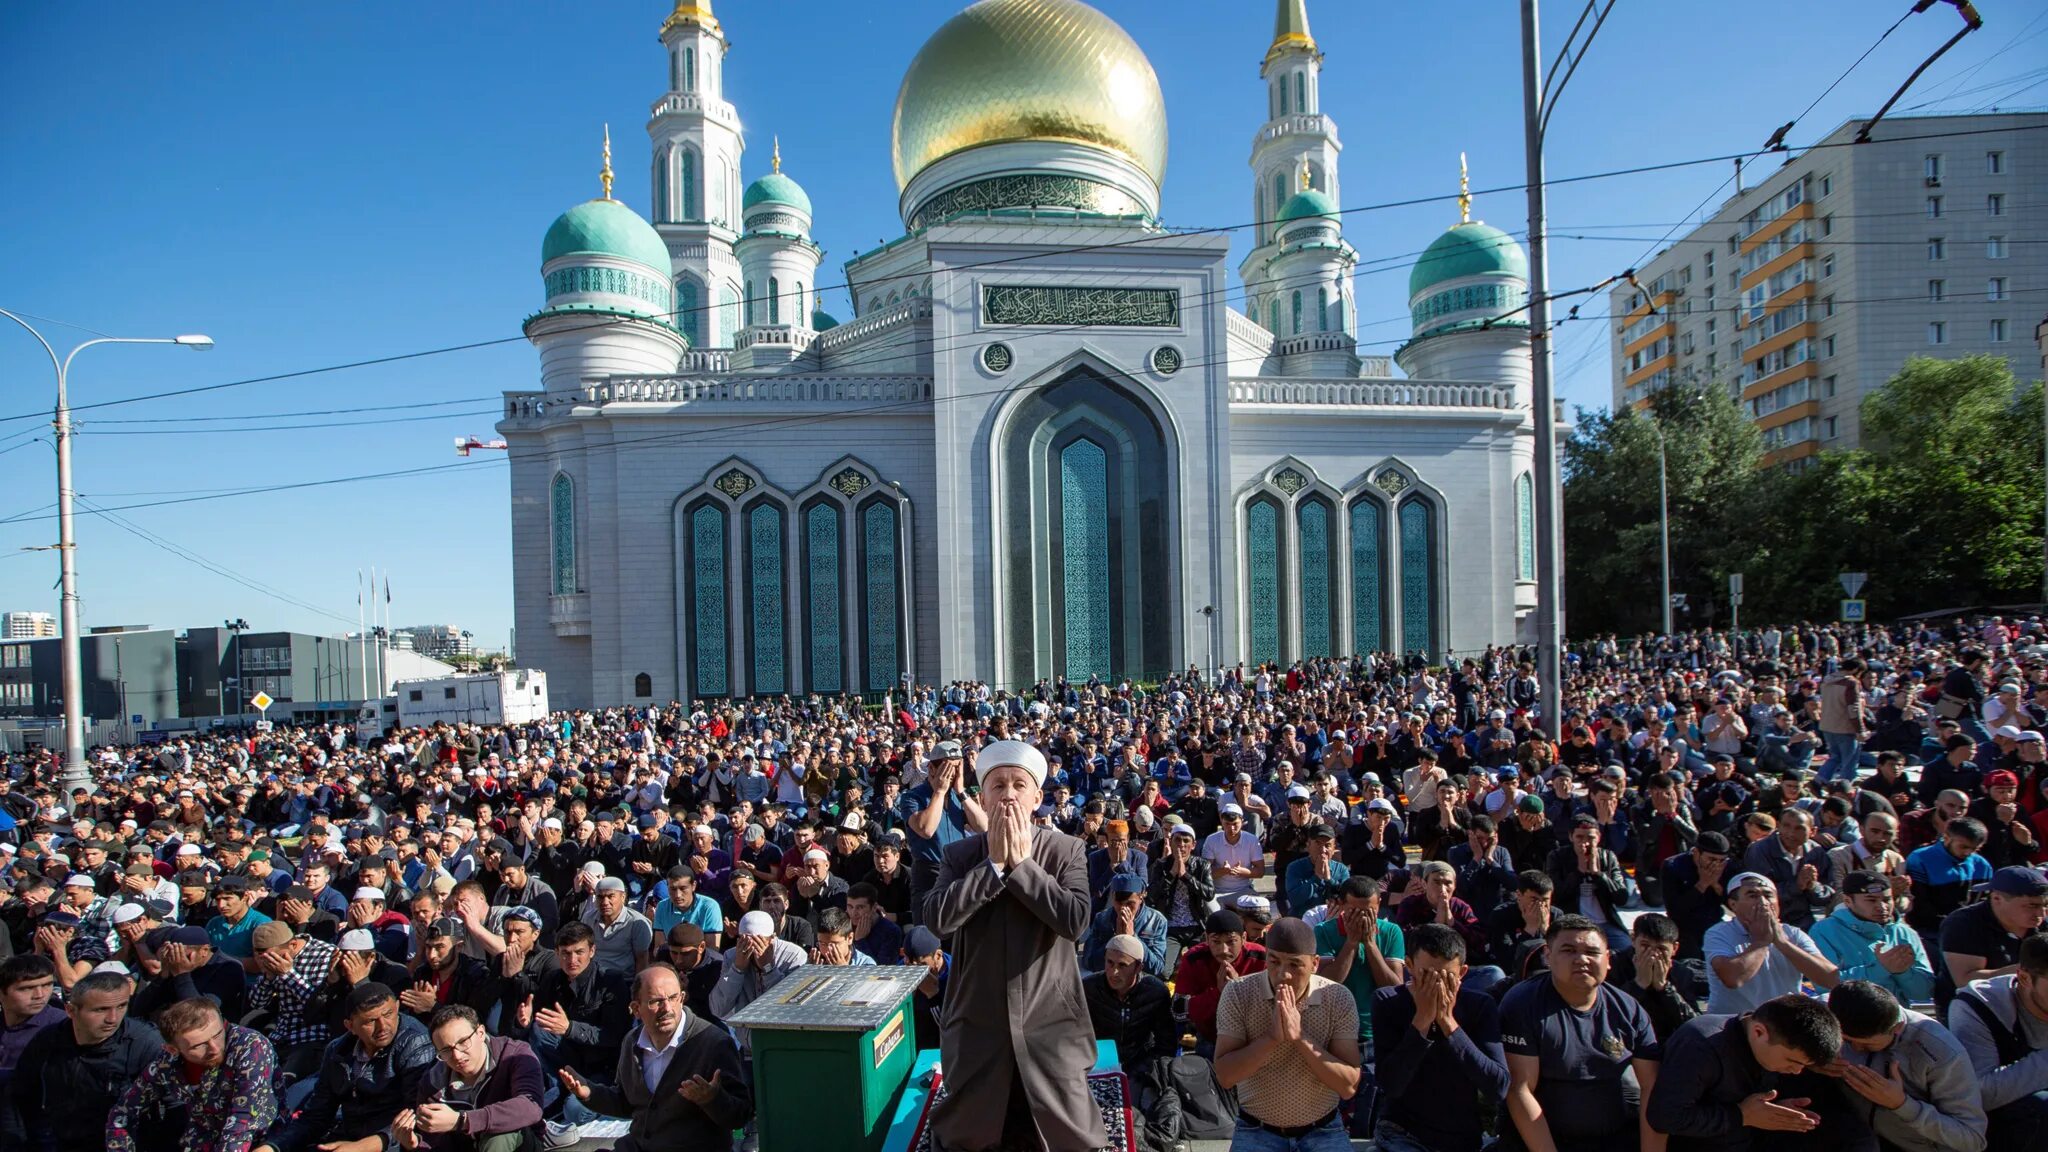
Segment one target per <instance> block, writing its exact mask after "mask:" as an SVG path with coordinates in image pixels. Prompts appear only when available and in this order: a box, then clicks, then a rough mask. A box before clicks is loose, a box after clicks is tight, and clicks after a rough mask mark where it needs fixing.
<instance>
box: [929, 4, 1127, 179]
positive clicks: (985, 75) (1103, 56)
mask: <svg viewBox="0 0 2048 1152" xmlns="http://www.w3.org/2000/svg"><path fill="white" fill-rule="evenodd" d="M890 136H891V142H892V144H893V147H894V150H895V161H896V186H897V187H898V188H902V187H904V186H905V185H907V184H909V183H910V179H911V177H913V176H915V175H917V174H918V172H920V171H921V170H923V169H924V167H925V166H926V165H928V164H930V163H932V162H933V161H934V160H938V159H940V158H941V157H945V156H950V155H952V154H953V153H955V152H959V151H962V150H964V149H968V148H973V147H976V146H977V145H982V144H996V143H1002V142H1005V141H1011V140H1059V141H1070V142H1073V143H1078V144H1089V145H1094V146H1096V147H1099V148H1104V149H1107V150H1109V151H1112V152H1117V153H1120V154H1121V155H1123V156H1125V157H1127V158H1129V159H1130V161H1131V162H1132V163H1134V164H1136V165H1137V166H1138V167H1139V168H1141V169H1143V170H1144V172H1145V173H1146V174H1147V175H1149V176H1150V177H1151V178H1152V181H1153V183H1155V184H1157V183H1159V182H1160V181H1161V180H1162V179H1163V178H1164V177H1165V175H1166V101H1165V100H1164V98H1162V97H1161V96H1160V94H1159V77H1158V76H1157V75H1155V74H1154V73H1153V71H1152V62H1151V61H1149V60H1147V59H1145V54H1144V53H1143V52H1141V51H1139V50H1138V45H1137V43H1136V42H1135V41H1133V40H1132V39H1131V37H1130V35H1129V34H1128V33H1126V32H1125V31H1124V30H1123V29H1122V28H1120V27H1118V26H1117V23H1116V21H1114V20H1111V19H1110V18H1109V17H1107V16H1104V15H1103V14H1102V13H1100V12H1097V11H1096V10H1095V9H1093V8H1090V7H1089V6H1088V5H1086V4H1083V3H1081V2H1080V0H981V3H979V4H976V5H974V6H973V7H971V8H968V9H967V10H966V11H964V12H961V13H960V14H959V15H957V16H955V17H953V18H952V19H951V20H948V21H946V23H945V24H944V25H942V26H940V28H939V30H938V31H937V32H935V33H933V34H932V38H931V39H930V40H927V41H925V45H924V47H923V48H921V49H919V50H918V53H917V58H916V59H914V60H912V61H911V62H910V69H909V71H907V72H905V73H904V75H903V87H902V88H901V89H900V90H899V91H898V92H897V93H896V118H895V123H894V125H893V126H892V128H891V132H890Z"/></svg>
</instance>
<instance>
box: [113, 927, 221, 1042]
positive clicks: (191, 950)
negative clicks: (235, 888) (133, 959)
mask: <svg viewBox="0 0 2048 1152" xmlns="http://www.w3.org/2000/svg"><path fill="white" fill-rule="evenodd" d="M142 943H143V946H144V947H147V948H148V949H150V951H151V952H152V953H153V954H154V955H155V956H156V960H157V970H156V977H155V979H152V980H150V981H149V982H148V983H146V984H144V985H143V986H142V987H141V988H140V989H138V990H137V991H136V993H135V1000H134V1003H132V1004H130V1005H129V1011H130V1012H132V1013H133V1014H134V1015H135V1017H136V1018H137V1019H139V1020H152V1019H155V1018H156V1014H157V1013H158V1012H161V1011H163V1010H164V1009H165V1008H168V1007H170V1006H171V1005H173V1004H176V1003H177V1002H178V1001H180V1000H191V999H195V998H197V997H200V996H210V997H212V998H213V1000H214V1002H215V1003H217V1004H219V1005H220V1010H221V1015H222V1016H223V1017H225V1018H226V1019H229V1020H240V1019H241V1018H242V1014H243V1013H244V1012H246V1011H248V1006H249V976H248V973H246V972H244V971H243V970H242V966H241V964H239V963H237V962H236V961H234V960H231V959H229V958H228V957H226V956H222V955H220V954H219V953H217V952H215V951H214V950H213V938H212V937H211V936H208V935H207V934H206V929H204V928H201V927H200V926H198V925H196V924H185V925H179V926H169V925H166V926H164V927H159V928H152V929H150V930H149V932H148V933H146V934H145V935H144V936H143V940H142Z"/></svg>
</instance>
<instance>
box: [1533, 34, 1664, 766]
mask: <svg viewBox="0 0 2048 1152" xmlns="http://www.w3.org/2000/svg"><path fill="white" fill-rule="evenodd" d="M1537 24H1538V21H1537V13H1536V0H1522V128H1523V132H1522V135H1523V148H1524V152H1525V158H1526V160H1527V163H1528V186H1529V189H1528V191H1529V353H1530V356H1529V360H1530V363H1529V399H1530V404H1529V407H1530V409H1531V410H1532V411H1531V414H1532V415H1533V416H1534V417H1535V420H1536V461H1535V465H1536V466H1535V469H1534V472H1535V483H1536V613H1535V615H1536V683H1537V689H1538V700H1539V707H1540V708H1541V709H1542V714H1541V716H1540V717H1539V721H1540V727H1541V728H1542V730H1543V732H1544V733H1546V734H1547V735H1549V736H1550V737H1551V738H1552V739H1556V738H1557V736H1558V733H1559V728H1558V721H1559V712H1560V711H1562V709H1563V701H1564V685H1563V682H1562V679H1561V673H1562V668H1561V664H1562V659H1563V656H1564V653H1563V652H1562V651H1560V649H1561V648H1562V646H1563V640H1564V634H1563V630H1562V628H1561V627H1560V624H1559V620H1558V597H1559V594H1560V593H1561V592H1562V591H1563V590H1564V581H1563V580H1561V579H1559V573H1558V561H1559V559H1560V553H1561V552H1562V551H1563V547H1562V545H1563V540H1562V539H1561V537H1562V535H1563V534H1562V533H1561V532H1559V531H1558V508H1557V496H1558V491H1557V415H1556V409H1557V404H1556V402H1555V400H1554V399H1553V396H1552V393H1553V388H1552V385H1551V380H1550V295H1549V293H1550V244H1549V239H1548V237H1546V236H1545V234H1544V228H1545V223H1544V217H1545V214H1546V211H1547V206H1546V203H1545V200H1546V198H1545V196H1544V190H1543V101H1544V92H1543V75H1542V71H1543V50H1542V45H1541V44H1540V42H1539V33H1538V27H1537ZM1668 603H1669V601H1668V600H1667V604H1668ZM1665 611H1666V612H1667V613H1668V612H1669V611H1670V609H1669V608H1668V607H1667V608H1666V609H1665Z"/></svg>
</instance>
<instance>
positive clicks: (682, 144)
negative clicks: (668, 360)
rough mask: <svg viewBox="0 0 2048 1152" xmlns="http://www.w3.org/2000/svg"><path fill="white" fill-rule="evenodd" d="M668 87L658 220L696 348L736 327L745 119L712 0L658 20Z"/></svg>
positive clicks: (658, 126)
mask: <svg viewBox="0 0 2048 1152" xmlns="http://www.w3.org/2000/svg"><path fill="white" fill-rule="evenodd" d="M661 43H662V47H664V48H666V49H667V50H668V92H667V93H666V94H664V95H663V96H662V98H661V99H659V100H657V101H655V102H654V115H653V116H652V118H650V119H649V120H648V121H647V135H648V136H649V138H651V139H652V140H653V143H654V196H653V200H652V203H653V205H654V210H653V213H652V215H653V218H654V226H655V228H656V230H657V231H659V232H660V233H661V238H662V240H663V242H664V243H666V244H667V245H668V250H669V254H670V256H671V257H672V262H673V265H674V272H675V292H676V309H677V313H676V327H678V328H679V329H681V330H682V332H683V334H684V335H685V336H687V337H689V340H690V346H691V347H693V348H730V347H732V342H733V339H732V338H733V334H734V333H736V332H737V331H739V328H740V325H741V324H742V320H741V318H740V292H741V287H740V286H741V280H740V266H739V260H738V259H737V258H736V257H735V256H734V255H733V242H734V241H735V240H737V239H738V238H739V232H740V154H741V153H742V152H744V151H746V141H745V140H744V139H743V138H742V137H741V135H740V117H739V113H738V112H737V111H736V110H734V108H733V106H732V105H731V104H730V103H728V102H727V101H726V99H725V53H726V50H727V48H728V47H729V45H727V43H726V40H725V30H724V29H723V28H721V27H719V24H718V18H717V17H715V16H713V15H712V14H711V4H710V0H677V3H676V8H675V11H673V12H671V13H669V16H668V19H667V20H665V21H663V22H662V25H661Z"/></svg>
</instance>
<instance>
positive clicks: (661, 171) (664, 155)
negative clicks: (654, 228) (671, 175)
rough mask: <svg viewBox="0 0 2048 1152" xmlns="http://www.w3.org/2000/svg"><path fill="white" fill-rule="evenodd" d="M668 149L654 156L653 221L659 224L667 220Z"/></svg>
mask: <svg viewBox="0 0 2048 1152" xmlns="http://www.w3.org/2000/svg"><path fill="white" fill-rule="evenodd" d="M669 159H670V153H669V149H667V148H662V149H659V150H658V151H656V152H655V154H654V220H655V223H657V224H659V223H661V222H662V221H664V220H667V219H668V218H669V207H668V204H669V194H668V166H669Z"/></svg>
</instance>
